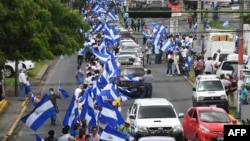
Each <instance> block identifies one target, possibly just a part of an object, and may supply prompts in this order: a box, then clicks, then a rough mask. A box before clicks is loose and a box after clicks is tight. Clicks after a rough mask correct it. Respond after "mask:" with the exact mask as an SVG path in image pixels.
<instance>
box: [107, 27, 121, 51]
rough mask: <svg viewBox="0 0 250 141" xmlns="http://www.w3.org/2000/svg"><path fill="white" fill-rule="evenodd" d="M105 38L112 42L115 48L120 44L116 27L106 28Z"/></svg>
mask: <svg viewBox="0 0 250 141" xmlns="http://www.w3.org/2000/svg"><path fill="white" fill-rule="evenodd" d="M104 37H105V39H106V40H107V41H110V42H111V43H112V45H113V46H115V45H116V44H117V43H119V42H120V35H119V32H118V31H117V30H116V29H115V27H114V26H111V27H110V28H109V29H107V28H105V30H104Z"/></svg>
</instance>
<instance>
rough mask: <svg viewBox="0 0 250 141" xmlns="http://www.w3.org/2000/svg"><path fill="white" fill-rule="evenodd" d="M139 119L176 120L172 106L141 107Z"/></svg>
mask: <svg viewBox="0 0 250 141" xmlns="http://www.w3.org/2000/svg"><path fill="white" fill-rule="evenodd" d="M138 118H139V119H143V118H176V114H175V112H174V110H173V108H172V107H171V106H164V105H163V106H158V105H157V106H140V108H139V111H138Z"/></svg>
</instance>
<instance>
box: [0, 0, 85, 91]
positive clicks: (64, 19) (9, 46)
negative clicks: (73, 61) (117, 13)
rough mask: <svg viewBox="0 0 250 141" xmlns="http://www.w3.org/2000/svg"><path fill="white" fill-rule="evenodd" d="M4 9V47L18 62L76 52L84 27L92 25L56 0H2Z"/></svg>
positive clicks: (0, 37)
mask: <svg viewBox="0 0 250 141" xmlns="http://www.w3.org/2000/svg"><path fill="white" fill-rule="evenodd" d="M0 12H1V16H0V51H2V52H3V54H4V58H7V59H8V60H15V61H16V64H18V60H24V59H31V60H44V59H53V58H54V57H56V56H58V55H61V54H67V55H72V54H73V53H75V50H77V49H80V48H82V47H83V46H82V44H83V38H82V33H80V29H83V30H84V31H86V30H88V29H89V26H88V24H87V23H84V22H82V17H81V16H80V15H79V13H76V12H71V11H69V10H68V9H67V8H66V7H65V6H64V5H63V4H61V3H59V2H58V1H55V0H42V1H41V0H2V1H1V2H0ZM16 70H17V65H16ZM17 73H18V72H17V71H16V77H17ZM16 81H17V79H16ZM16 87H17V83H16ZM16 93H17V92H16Z"/></svg>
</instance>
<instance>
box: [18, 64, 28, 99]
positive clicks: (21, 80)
mask: <svg viewBox="0 0 250 141" xmlns="http://www.w3.org/2000/svg"><path fill="white" fill-rule="evenodd" d="M18 80H19V87H20V94H19V101H24V100H25V88H26V85H27V76H26V69H22V71H21V72H20V73H19V76H18Z"/></svg>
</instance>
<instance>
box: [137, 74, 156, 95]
mask: <svg viewBox="0 0 250 141" xmlns="http://www.w3.org/2000/svg"><path fill="white" fill-rule="evenodd" d="M142 79H143V84H144V90H143V94H142V96H141V97H140V98H152V91H153V86H152V82H153V80H154V77H153V75H152V74H151V70H150V69H148V70H147V73H146V74H145V75H144V76H143V78H142Z"/></svg>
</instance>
